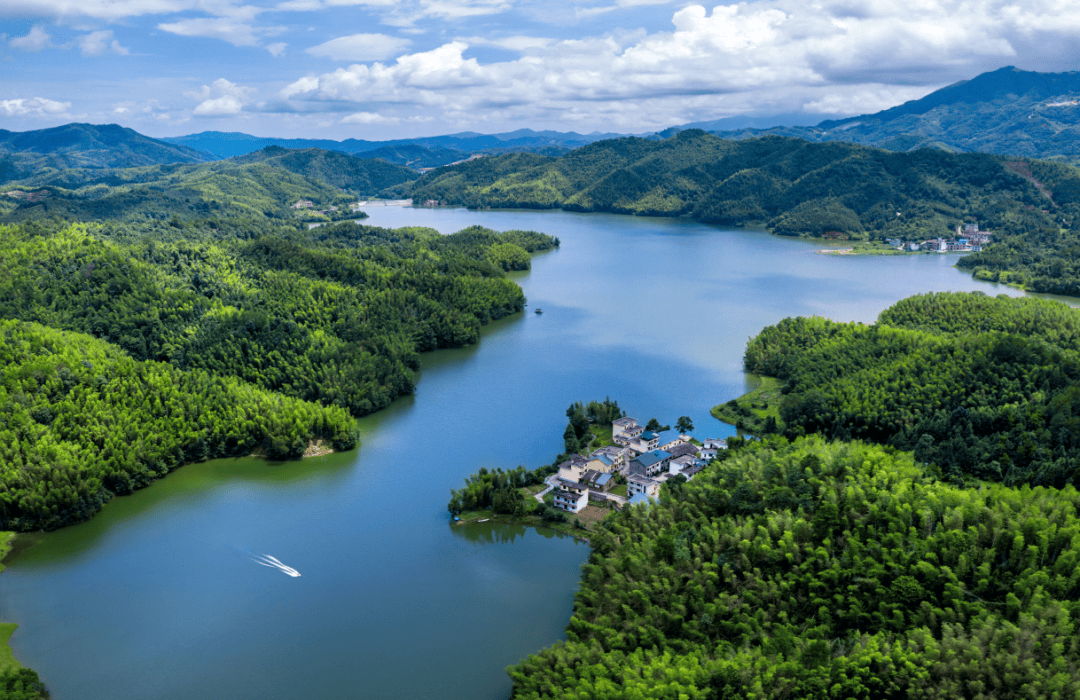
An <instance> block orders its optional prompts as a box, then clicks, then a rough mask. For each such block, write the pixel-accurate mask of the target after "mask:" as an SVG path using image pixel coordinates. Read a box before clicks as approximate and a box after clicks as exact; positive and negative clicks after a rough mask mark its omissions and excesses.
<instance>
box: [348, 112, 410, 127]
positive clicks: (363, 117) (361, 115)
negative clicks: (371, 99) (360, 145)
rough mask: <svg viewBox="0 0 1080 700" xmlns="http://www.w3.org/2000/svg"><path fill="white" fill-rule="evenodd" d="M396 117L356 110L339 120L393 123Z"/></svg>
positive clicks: (362, 122) (359, 122) (363, 122)
mask: <svg viewBox="0 0 1080 700" xmlns="http://www.w3.org/2000/svg"><path fill="white" fill-rule="evenodd" d="M397 121H398V120H397V119H392V118H390V117H384V116H382V115H381V114H376V113H374V112H356V113H355V114H350V115H349V116H347V117H345V118H344V119H342V120H341V123H342V124H393V123H396V122H397Z"/></svg>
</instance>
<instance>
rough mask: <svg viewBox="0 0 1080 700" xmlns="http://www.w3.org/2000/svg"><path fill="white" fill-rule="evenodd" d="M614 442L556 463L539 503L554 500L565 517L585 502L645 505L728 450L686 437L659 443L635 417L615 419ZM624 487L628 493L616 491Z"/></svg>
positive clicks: (712, 442)
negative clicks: (667, 486)
mask: <svg viewBox="0 0 1080 700" xmlns="http://www.w3.org/2000/svg"><path fill="white" fill-rule="evenodd" d="M611 439H612V442H613V443H614V444H612V445H607V446H604V447H599V448H597V449H595V450H593V451H592V452H590V453H589V455H588V456H584V455H572V456H571V457H570V459H568V460H566V461H565V462H562V463H561V464H559V465H558V472H557V473H555V474H552V475H551V476H549V477H547V479H545V483H546V485H547V488H545V489H544V490H543V491H541V492H539V493H537V494H536V499H537V500H540V501H543V498H544V496H545V495H547V494H548V493H551V494H552V495H553V496H554V501H553V506H554V507H555V508H557V509H559V510H563V511H566V512H568V513H575V514H576V513H580V512H581V511H582V510H584V508H585V507H586V506H588V505H589V502H590V501H592V502H594V503H599V504H604V503H612V504H614V505H615V506H616V507H622V506H623V505H626V504H628V503H629V504H635V503H642V502H644V503H647V502H648V501H649V499H650V498H656V497H657V496H659V495H660V485H661V484H663V483H664V482H665V481H667V480H669V479H672V478H675V477H677V476H682V477H685V478H686V479H687V480H690V479H693V478H694V475H695V474H697V473H698V472H700V471H701V470H702V469H704V468H705V466H706V465H708V463H709V462H710V461H712V460H713V459H715V458H716V455H717V453H718V452H719V451H720V450H725V449H727V441H725V440H722V439H707V440H704V441H701V442H698V441H696V440H692V439H691V438H690V437H689V436H688V435H682V434H680V435H678V436H677V437H675V438H674V439H672V440H668V441H667V442H665V443H664V444H660V435H659V434H658V433H656V432H653V431H650V430H646V429H645V427H644V426H641V425H639V424H638V422H637V421H636V420H634V419H633V418H619V419H617V420H615V421H613V422H612V424H611ZM623 483H625V493H626V495H625V496H624V495H621V494H618V493H615V491H617V490H620V491H621V490H622V489H621V488H618V487H617V484H618V485H619V486H621V485H622V484H623Z"/></svg>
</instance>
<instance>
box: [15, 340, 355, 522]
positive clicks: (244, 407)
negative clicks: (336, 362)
mask: <svg viewBox="0 0 1080 700" xmlns="http://www.w3.org/2000/svg"><path fill="white" fill-rule="evenodd" d="M0 367H3V381H2V383H0V465H2V467H0V468H2V470H3V475H2V477H0V529H4V530H16V531H27V530H38V529H53V528H56V527H60V526H62V525H67V524H69V523H73V522H78V521H80V520H85V519H86V518H88V517H90V516H91V515H93V514H94V513H95V512H97V511H98V509H99V508H100V507H101V505H102V503H104V502H105V501H107V500H108V499H109V498H110V497H111V495H112V494H114V493H118V494H124V493H130V492H131V491H132V490H133V489H136V488H140V487H142V486H146V485H147V484H148V483H150V481H152V480H154V479H156V478H158V477H161V476H164V475H165V474H166V473H168V472H169V471H171V470H173V469H175V468H176V467H178V466H180V465H182V464H185V463H188V462H196V461H202V460H205V459H211V458H214V457H224V456H241V455H247V454H250V453H251V452H252V451H253V450H256V449H260V448H261V449H264V450H265V451H266V453H267V454H268V456H270V457H272V458H274V459H282V458H295V457H298V456H300V455H301V454H303V452H304V450H305V448H307V446H308V444H309V442H311V441H312V440H316V439H325V440H326V441H327V442H329V443H331V444H332V446H333V447H334V448H335V449H351V448H352V447H353V446H355V444H356V434H355V427H354V423H353V420H352V418H351V417H350V415H349V413H348V412H347V411H345V410H343V409H341V408H337V407H330V408H326V407H322V406H319V405H318V404H314V403H310V402H306V401H301V400H298V399H293V398H288V397H285V396H282V395H280V394H275V393H271V392H269V391H266V390H263V389H259V388H257V387H255V386H253V385H251V384H247V383H244V382H241V381H239V380H237V379H235V378H232V377H223V376H221V375H219V374H213V373H210V372H206V371H204V370H188V371H183V370H180V369H177V368H176V367H174V366H172V365H169V364H167V363H163V362H153V361H139V360H135V359H132V357H131V356H130V355H129V354H128V353H126V352H124V350H122V349H121V348H119V347H117V346H116V345H113V344H110V343H107V342H105V341H102V340H98V339H95V338H92V337H90V336H88V335H84V334H82V333H73V332H71V331H59V330H55V329H51V328H47V327H45V326H42V325H39V324H37V323H28V322H23V321H17V320H9V321H0Z"/></svg>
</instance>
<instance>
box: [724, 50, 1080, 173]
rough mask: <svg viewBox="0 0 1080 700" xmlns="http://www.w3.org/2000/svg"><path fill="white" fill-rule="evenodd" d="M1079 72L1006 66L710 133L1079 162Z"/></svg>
mask: <svg viewBox="0 0 1080 700" xmlns="http://www.w3.org/2000/svg"><path fill="white" fill-rule="evenodd" d="M1078 99H1080V72H1076V71H1073V72H1069V73H1037V72H1034V71H1024V70H1019V69H1017V68H1014V67H1012V66H1006V67H1004V68H1000V69H998V70H995V71H991V72H989V73H983V74H982V75H979V76H977V77H975V78H973V79H971V80H964V81H960V82H959V83H955V84H953V85H949V86H948V87H944V88H942V89H940V90H936V91H934V92H932V93H930V94H929V95H927V96H926V97H923V98H921V99H918V100H912V101H910V102H905V103H904V104H902V105H897V106H896V107H892V108H890V109H886V110H883V111H881V112H878V113H876V114H864V115H861V116H858V117H851V118H848V119H840V120H832V121H824V122H822V123H820V124H818V125H817V126H812V127H779V128H773V129H764V130H762V129H744V130H739V131H734V132H716V133H718V134H720V135H723V136H725V137H728V138H748V137H757V136H762V135H764V134H774V135H780V136H793V137H798V138H804V139H807V140H810V141H818V142H823V141H849V142H852V143H859V144H863V145H867V146H876V147H878V148H887V149H889V150H893V151H911V150H915V149H918V148H940V149H944V150H948V151H978V152H983V153H998V154H1002V155H1009V156H1022V157H1027V158H1048V159H1055V160H1057V159H1060V160H1063V161H1065V162H1069V163H1072V164H1080V104H1078V103H1077V100H1078Z"/></svg>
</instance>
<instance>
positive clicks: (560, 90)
mask: <svg viewBox="0 0 1080 700" xmlns="http://www.w3.org/2000/svg"><path fill="white" fill-rule="evenodd" d="M644 1H645V0H641V2H644ZM1011 1H1012V0H982V1H979V0H914V2H915V5H912V4H910V3H908V4H905V5H897V4H895V3H893V2H891V1H889V0H820V1H819V2H817V3H815V4H808V3H804V2H801V0H762V1H761V2H754V3H745V2H743V3H739V4H732V5H719V6H716V7H714V8H712V10H711V11H710V10H707V9H706V8H705V7H702V6H700V5H691V6H688V7H684V8H682V9H679V10H678V11H676V12H674V13H673V14H672V17H671V26H672V29H671V30H669V31H662V32H652V33H647V32H645V31H640V32H638V33H634V34H625V35H617V34H612V35H609V36H604V37H594V38H585V39H575V40H566V41H558V42H555V41H551V40H545V39H542V38H535V37H528V36H512V37H507V38H504V39H479V40H478V39H465V40H457V41H452V42H449V43H446V44H444V45H443V46H440V47H439V48H437V49H434V50H430V51H424V52H419V53H413V54H407V55H403V56H400V57H398V58H397V59H396V61H393V62H386V63H382V62H376V63H374V64H372V65H370V66H368V65H353V66H349V67H347V68H340V69H338V70H335V71H333V72H329V73H324V74H321V75H317V76H307V77H304V78H301V79H299V80H297V81H295V82H293V83H292V84H291V85H289V86H288V87H286V88H285V89H284V90H282V91H281V97H283V98H285V99H289V100H292V105H293V108H294V109H301V110H305V109H310V110H311V111H319V110H320V109H323V106H320V105H318V104H315V103H320V102H322V103H327V104H329V103H333V104H339V105H340V103H344V104H346V105H348V104H353V105H355V107H356V108H357V109H358V112H363V113H377V114H380V115H383V116H384V117H390V116H392V117H398V118H402V119H403V118H405V117H407V116H408V115H411V114H413V113H419V112H431V111H435V112H436V113H439V114H441V115H443V116H444V117H445V119H446V120H448V121H449V120H454V119H458V118H460V119H461V120H463V122H469V123H475V122H476V121H477V120H478V119H482V118H485V117H486V118H491V119H493V120H503V121H508V120H515V119H521V120H525V119H528V120H529V121H530V122H533V123H539V122H542V121H544V120H545V119H547V118H549V115H550V118H551V119H556V120H558V121H562V122H566V121H580V122H582V123H584V124H590V123H591V124H592V125H596V126H600V127H603V128H607V127H608V126H609V125H610V126H615V125H619V124H625V125H627V126H630V127H632V128H648V127H650V126H654V125H664V124H674V123H682V122H685V121H694V120H697V119H703V118H716V117H717V116H725V115H727V114H737V113H748V112H754V111H757V112H759V113H769V112H772V113H777V112H792V111H800V110H802V111H807V112H827V113H834V114H843V113H858V112H861V111H874V110H876V109H881V108H884V107H888V106H892V105H894V104H896V103H897V102H900V101H904V100H908V99H915V98H917V97H919V96H921V95H924V94H926V93H928V92H930V91H931V90H932V89H935V88H937V87H940V86H941V85H942V84H944V83H947V82H951V81H952V80H955V79H957V78H959V77H970V76H972V75H974V74H977V73H978V72H981V71H983V70H990V69H994V68H998V67H1000V66H1001V65H1002V64H1003V63H1005V62H1008V61H1012V60H1015V59H1014V57H1015V55H1016V53H1017V49H1016V45H1017V43H1018V42H1021V41H1022V42H1028V43H1032V42H1035V43H1038V42H1041V41H1046V40H1049V39H1053V40H1055V41H1058V42H1060V41H1062V40H1065V39H1067V38H1069V37H1072V36H1075V34H1076V33H1080V0H1032V2H1031V3H1029V4H1027V5H1024V6H1020V5H1015V4H1010V3H1011ZM636 2H638V0H624V3H623V4H635V3H636ZM638 4H640V3H638ZM498 5H499V3H497V2H490V3H486V4H483V5H481V4H471V3H461V4H459V5H458V10H459V11H466V10H467V9H468V7H472V8H483V7H486V8H496V7H498ZM434 7H435V5H434V3H429V4H427V5H425V8H426V9H427V10H432V9H433V8H434ZM463 8H465V9H463ZM439 11H442V10H439ZM447 12H449V11H448V10H447ZM470 45H488V46H501V47H503V48H509V49H513V50H517V51H521V52H522V53H523V55H522V57H521V58H519V59H517V60H511V61H504V62H494V63H488V64H481V63H479V62H478V61H477V60H476V59H474V58H465V57H464V55H463V54H464V52H465V51H467V49H468V47H469V46H470ZM837 85H839V86H840V87H839V88H836V87H834V86H837ZM305 103H307V105H308V106H305Z"/></svg>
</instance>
